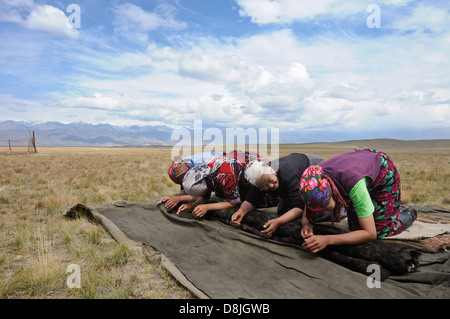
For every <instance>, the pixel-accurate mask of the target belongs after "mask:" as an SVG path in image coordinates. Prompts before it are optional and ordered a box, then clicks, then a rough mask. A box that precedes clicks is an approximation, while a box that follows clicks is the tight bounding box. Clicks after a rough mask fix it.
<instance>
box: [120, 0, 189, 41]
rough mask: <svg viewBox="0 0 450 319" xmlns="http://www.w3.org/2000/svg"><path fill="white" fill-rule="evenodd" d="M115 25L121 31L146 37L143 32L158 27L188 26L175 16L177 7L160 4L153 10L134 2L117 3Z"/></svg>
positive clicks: (180, 28) (180, 27)
mask: <svg viewBox="0 0 450 319" xmlns="http://www.w3.org/2000/svg"><path fill="white" fill-rule="evenodd" d="M113 12H114V14H115V25H116V28H117V30H118V31H119V32H122V33H127V34H131V33H136V32H137V33H138V34H139V35H140V36H141V37H143V38H145V39H146V37H145V35H144V34H143V33H145V32H148V31H153V30H158V29H173V30H182V29H185V28H186V27H187V24H186V23H185V22H183V21H179V20H177V19H176V18H175V13H176V11H175V8H174V7H173V6H171V5H169V4H164V3H163V4H160V5H159V6H157V7H156V9H155V10H154V11H152V12H149V11H145V10H144V9H142V8H141V7H139V6H137V5H134V4H132V3H128V2H127V3H124V4H121V5H117V6H116V7H114V10H113Z"/></svg>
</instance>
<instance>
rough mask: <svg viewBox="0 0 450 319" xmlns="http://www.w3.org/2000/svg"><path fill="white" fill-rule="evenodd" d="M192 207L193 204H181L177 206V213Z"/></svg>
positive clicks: (190, 209) (189, 209)
mask: <svg viewBox="0 0 450 319" xmlns="http://www.w3.org/2000/svg"><path fill="white" fill-rule="evenodd" d="M193 209H194V206H193V205H191V204H183V205H181V206H180V208H178V211H177V215H178V214H180V213H184V212H191V211H192V210H193Z"/></svg>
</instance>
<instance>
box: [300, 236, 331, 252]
mask: <svg viewBox="0 0 450 319" xmlns="http://www.w3.org/2000/svg"><path fill="white" fill-rule="evenodd" d="M327 246H328V236H321V235H312V236H310V237H308V238H306V239H305V242H304V243H303V245H302V247H303V249H306V250H309V251H310V252H312V253H317V252H319V251H321V250H322V249H324V248H325V247H327Z"/></svg>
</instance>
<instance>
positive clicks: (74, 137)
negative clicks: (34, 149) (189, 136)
mask: <svg viewBox="0 0 450 319" xmlns="http://www.w3.org/2000/svg"><path fill="white" fill-rule="evenodd" d="M32 131H34V132H35V136H36V145H37V146H125V145H137V146H146V145H171V144H173V141H171V134H172V129H171V128H169V127H167V126H127V127H121V126H113V125H109V124H90V123H85V122H74V123H69V124H63V123H60V122H46V123H26V122H16V121H3V122H0V145H7V144H8V141H9V140H10V141H11V144H13V145H14V144H15V145H17V146H27V145H28V142H27V141H28V139H29V138H30V137H31V134H32Z"/></svg>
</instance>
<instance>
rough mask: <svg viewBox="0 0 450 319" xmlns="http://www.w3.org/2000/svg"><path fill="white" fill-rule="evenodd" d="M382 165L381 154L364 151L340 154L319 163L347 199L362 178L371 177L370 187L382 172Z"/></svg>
mask: <svg viewBox="0 0 450 319" xmlns="http://www.w3.org/2000/svg"><path fill="white" fill-rule="evenodd" d="M380 165H381V157H380V155H378V154H377V153H373V152H364V151H355V152H350V153H345V154H340V155H337V156H334V157H332V158H330V159H328V160H326V161H324V162H322V163H320V164H319V166H321V167H322V168H323V171H324V173H325V174H327V175H328V176H329V177H331V178H332V179H333V181H334V183H335V184H336V186H337V187H338V188H339V192H340V193H341V196H342V197H343V198H344V199H347V200H348V199H349V194H350V191H351V190H352V188H353V187H354V186H355V184H356V183H357V182H358V181H359V180H360V179H361V178H363V177H368V178H369V179H370V183H369V184H368V185H367V186H368V187H369V186H370V185H371V184H372V182H373V181H374V180H375V179H376V177H377V175H378V173H379V172H380Z"/></svg>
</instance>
